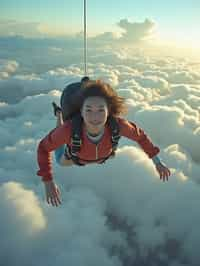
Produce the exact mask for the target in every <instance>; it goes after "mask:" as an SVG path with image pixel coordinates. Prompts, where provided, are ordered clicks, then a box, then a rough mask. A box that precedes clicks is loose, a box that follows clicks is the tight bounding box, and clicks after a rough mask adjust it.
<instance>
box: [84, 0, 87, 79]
mask: <svg viewBox="0 0 200 266" xmlns="http://www.w3.org/2000/svg"><path fill="white" fill-rule="evenodd" d="M86 19H87V14H86V0H84V75H85V76H87V20H86Z"/></svg>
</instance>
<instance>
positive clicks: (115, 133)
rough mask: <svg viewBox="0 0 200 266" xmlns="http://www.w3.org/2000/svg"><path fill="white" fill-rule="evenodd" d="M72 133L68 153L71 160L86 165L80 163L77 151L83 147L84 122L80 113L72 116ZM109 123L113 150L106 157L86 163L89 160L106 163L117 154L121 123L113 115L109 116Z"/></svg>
mask: <svg viewBox="0 0 200 266" xmlns="http://www.w3.org/2000/svg"><path fill="white" fill-rule="evenodd" d="M71 121H72V133H71V144H72V145H71V148H69V151H68V153H69V154H70V158H69V159H71V160H73V162H74V163H75V164H77V165H79V166H84V165H85V164H83V163H80V158H79V157H78V156H77V152H79V151H80V149H81V144H82V140H81V134H82V124H83V119H82V117H81V115H80V113H79V114H76V115H74V116H73V117H72V119H71ZM107 123H108V125H109V127H110V129H111V132H112V133H111V142H112V152H111V153H110V154H109V155H108V156H107V157H105V158H99V159H98V160H93V161H88V160H84V161H85V162H86V163H87V162H96V161H99V160H101V161H100V162H99V163H100V164H102V163H105V162H106V161H107V160H108V159H109V158H110V157H113V156H115V152H116V150H117V146H118V142H119V139H120V137H121V136H120V134H119V133H120V130H119V125H118V123H117V121H116V119H115V118H114V117H112V116H109V117H108V120H107Z"/></svg>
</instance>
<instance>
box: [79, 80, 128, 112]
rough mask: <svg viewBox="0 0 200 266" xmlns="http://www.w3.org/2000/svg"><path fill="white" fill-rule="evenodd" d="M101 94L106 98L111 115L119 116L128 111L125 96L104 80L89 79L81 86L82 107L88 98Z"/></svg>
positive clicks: (100, 95)
mask: <svg viewBox="0 0 200 266" xmlns="http://www.w3.org/2000/svg"><path fill="white" fill-rule="evenodd" d="M91 96H99V97H102V98H104V99H105V100H106V102H107V105H108V111H109V115H112V116H119V115H121V114H125V113H126V112H127V107H126V105H125V98H123V97H121V96H119V95H118V94H117V92H116V91H115V90H114V89H113V88H112V87H111V86H110V85H109V84H107V83H105V82H103V81H102V80H88V81H86V82H84V83H83V84H82V86H81V107H82V105H83V103H84V101H85V99H86V98H88V97H91Z"/></svg>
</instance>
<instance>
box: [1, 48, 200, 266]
mask: <svg viewBox="0 0 200 266" xmlns="http://www.w3.org/2000/svg"><path fill="white" fill-rule="evenodd" d="M52 47H54V49H51V52H56V53H62V50H57V49H55V47H56V46H52ZM92 56H93V60H94V61H96V63H95V64H93V63H90V64H89V66H88V71H89V76H90V77H91V78H102V79H103V80H105V81H107V82H109V83H111V84H112V85H113V86H114V87H115V89H116V90H117V91H118V93H119V94H120V95H121V96H123V97H125V98H126V100H127V105H128V110H129V112H128V115H127V119H129V120H132V121H135V122H136V123H137V124H138V125H139V126H141V127H142V128H143V129H144V130H145V131H146V132H147V133H148V135H149V136H150V137H151V139H152V140H153V142H154V143H155V144H157V145H159V146H160V148H161V153H160V157H161V158H162V160H163V162H165V163H166V164H167V165H168V166H169V167H170V168H171V171H172V176H171V178H170V181H169V182H168V183H162V182H160V180H159V177H158V176H157V173H156V171H155V168H154V165H153V163H152V162H151V160H149V159H148V158H147V156H146V155H145V154H144V153H143V152H142V151H141V150H140V149H139V148H138V146H137V145H136V144H135V143H133V142H130V141H129V140H127V139H122V140H121V142H120V147H119V150H118V152H117V156H116V157H115V158H114V159H113V160H109V161H108V162H107V163H106V164H105V165H103V166H102V165H101V166H97V165H92V166H87V167H84V168H79V167H60V166H58V165H56V163H55V158H54V156H53V168H54V178H55V181H56V183H57V184H58V186H59V187H60V189H61V193H62V205H61V206H60V207H59V208H53V207H50V206H47V204H46V203H45V195H44V186H43V184H42V183H41V181H40V178H39V177H37V176H36V171H37V163H36V149H37V145H38V142H39V140H40V139H41V138H42V137H43V136H44V135H46V134H47V133H48V132H49V131H50V130H51V129H52V128H53V127H55V124H56V121H55V118H54V116H53V112H52V108H51V102H52V101H56V102H57V103H59V98H60V95H61V91H62V89H63V87H64V86H65V85H66V84H67V83H69V82H71V81H77V80H80V78H81V77H82V70H81V68H80V65H79V64H73V65H70V66H66V67H55V68H52V69H49V70H47V71H46V72H42V73H34V72H33V73H32V74H30V73H25V72H24V71H21V67H20V64H19V62H18V61H17V60H16V59H15V60H13V61H10V60H5V59H4V60H0V99H1V102H0V119H1V120H0V135H1V141H0V151H1V152H0V161H1V166H0V199H1V200H0V205H1V206H0V220H1V228H0V234H1V244H0V261H1V262H2V264H3V265H9V266H12V265H20V266H23V265H24V266H25V265H27V264H29V265H36V264H37V265H39V266H40V265H44V264H47V265H50V266H51V265H52V266H53V265H54V266H55V265H56V266H61V265H65V264H66V265H72V266H73V265H76V266H79V265H87V266H88V265H97V266H98V265H104V266H125V265H128V266H129V265H136V266H137V265H148V266H151V265H155V266H159V265H164V266H182V265H187V266H197V265H198V264H199V261H200V256H199V251H198V246H199V239H200V236H199V222H200V215H199V212H198V205H199V200H200V196H199V195H200V193H199V192H200V186H199V172H200V152H199V143H200V105H199V103H200V93H199V81H200V71H199V69H198V68H197V67H196V68H194V66H193V65H192V64H191V63H190V62H189V61H184V62H183V61H178V60H177V59H175V58H163V57H162V58H154V57H149V56H148V57H145V56H136V55H135V54H131V53H128V51H126V50H123V51H122V50H120V51H119V50H114V49H113V51H112V52H111V51H110V49H107V50H105V51H104V53H103V52H102V51H101V52H100V51H99V53H96V56H95V53H93V54H92ZM109 62H110V63H109ZM111 62H112V63H111ZM5 73H7V74H5ZM186 195H187V196H186ZM18 243H20V245H19V244H18ZM91 251H92V252H91Z"/></svg>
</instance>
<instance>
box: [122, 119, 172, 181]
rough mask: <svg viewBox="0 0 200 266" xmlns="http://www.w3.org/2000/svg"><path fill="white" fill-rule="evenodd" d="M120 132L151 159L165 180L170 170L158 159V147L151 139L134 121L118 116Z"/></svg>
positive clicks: (161, 177)
mask: <svg viewBox="0 0 200 266" xmlns="http://www.w3.org/2000/svg"><path fill="white" fill-rule="evenodd" d="M118 122H119V125H120V134H121V135H122V136H125V137H127V138H129V139H132V140H134V141H136V142H137V143H138V144H139V146H140V147H141V148H142V149H143V151H144V152H145V153H146V154H147V155H148V157H149V158H150V159H152V160H153V162H154V165H155V167H156V170H157V172H158V174H159V176H160V179H161V180H163V181H165V180H168V177H169V176H170V174H171V173H170V170H169V169H168V168H167V167H166V166H165V165H164V164H163V163H162V162H161V161H160V159H159V157H158V153H159V152H160V149H159V148H158V147H156V146H155V145H153V143H152V141H151V139H150V138H149V137H148V136H147V135H146V133H145V132H144V131H143V130H142V129H141V128H140V127H138V126H137V125H136V124H135V123H133V122H130V121H127V120H125V119H122V118H119V120H118Z"/></svg>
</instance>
